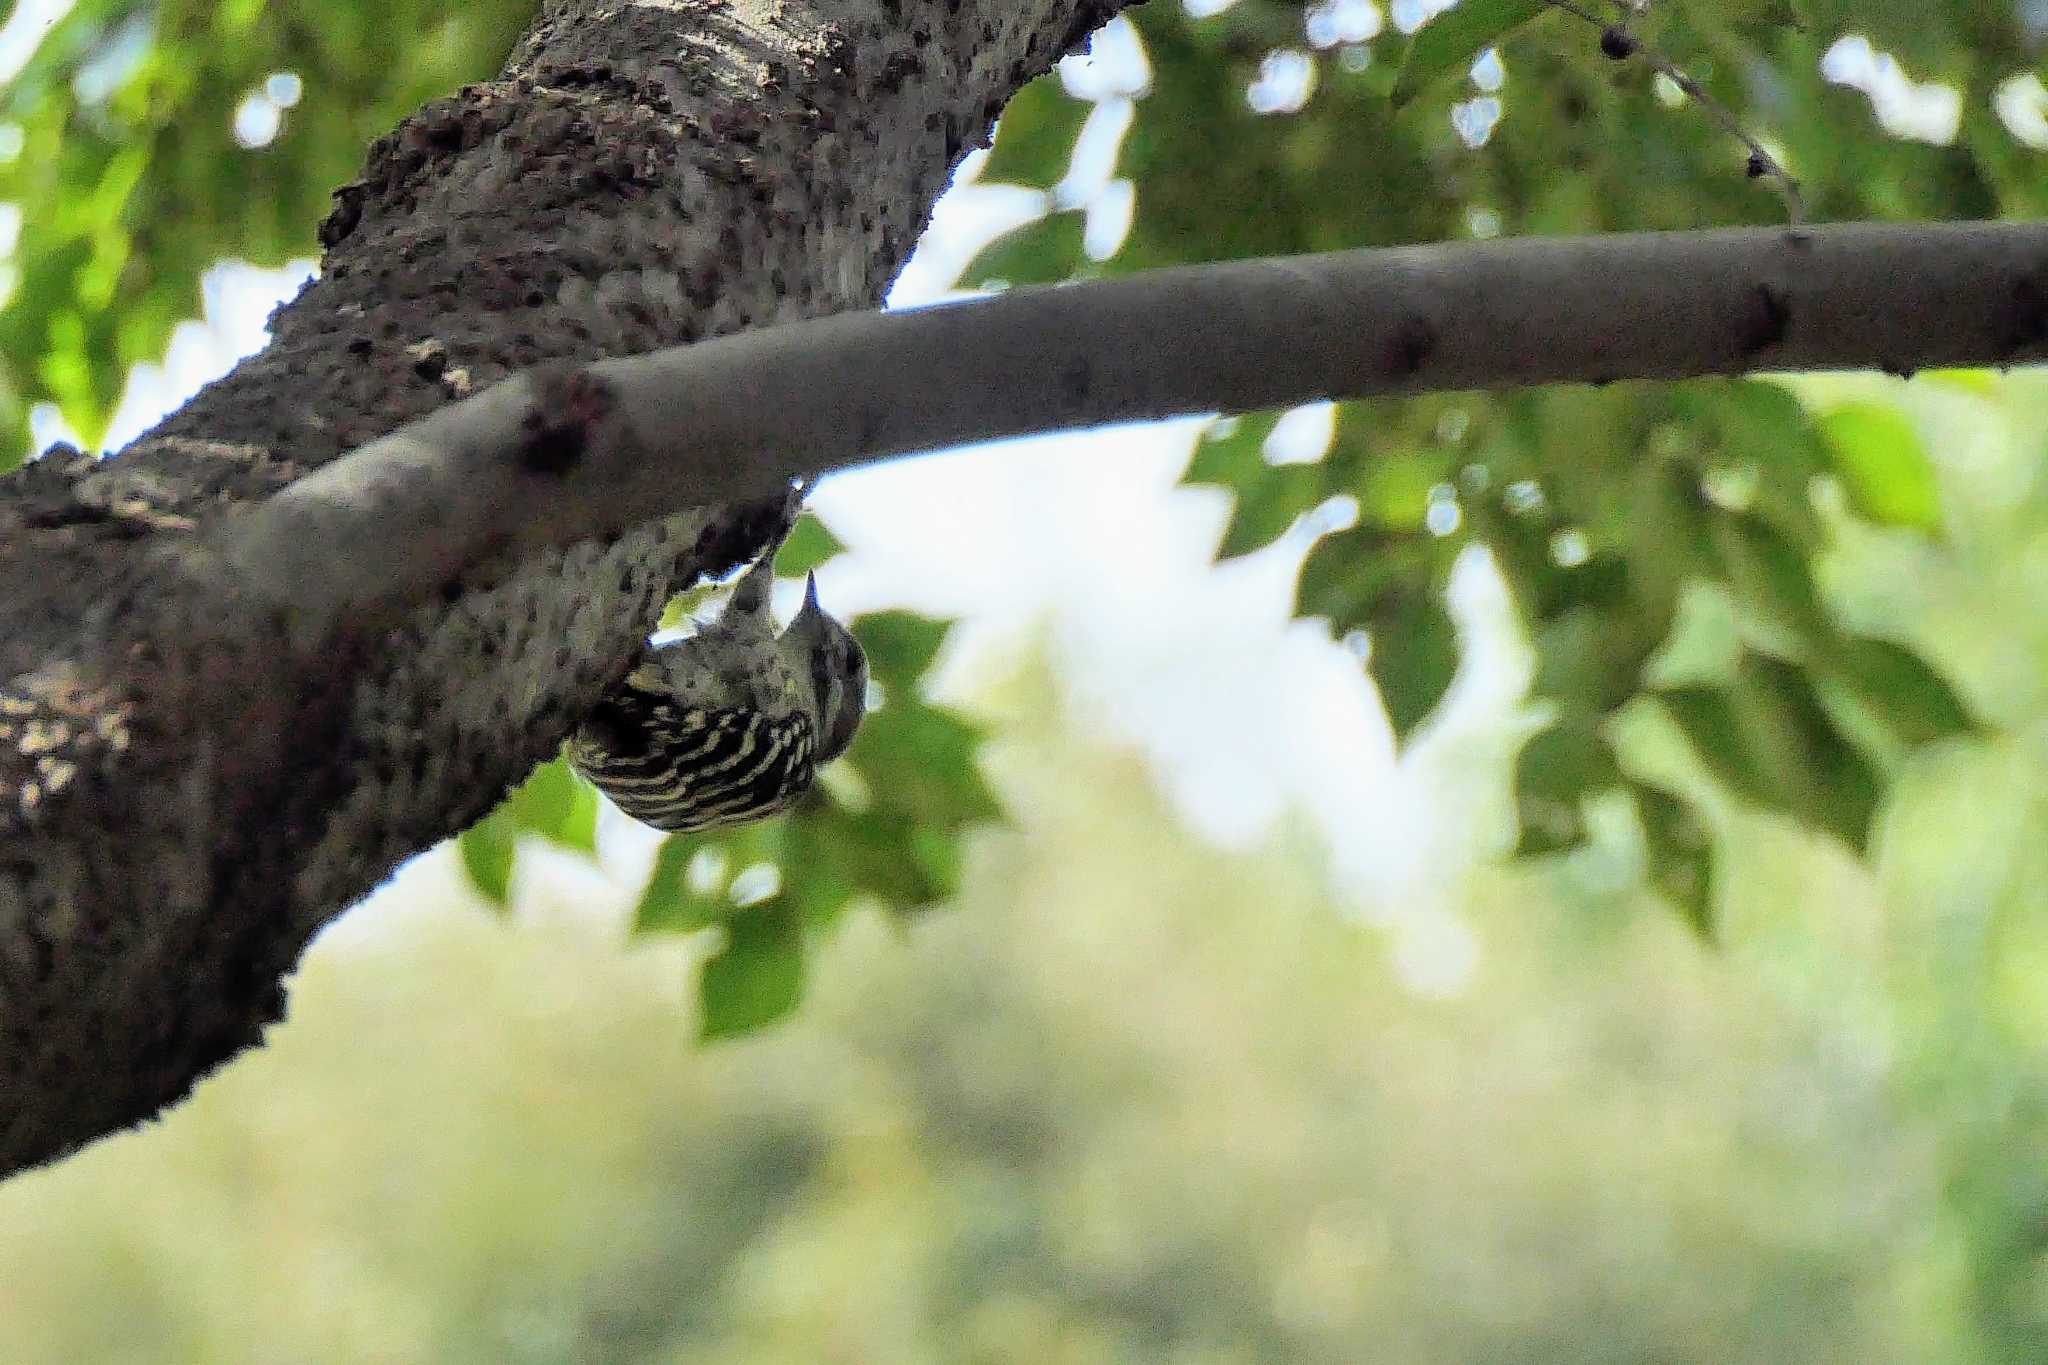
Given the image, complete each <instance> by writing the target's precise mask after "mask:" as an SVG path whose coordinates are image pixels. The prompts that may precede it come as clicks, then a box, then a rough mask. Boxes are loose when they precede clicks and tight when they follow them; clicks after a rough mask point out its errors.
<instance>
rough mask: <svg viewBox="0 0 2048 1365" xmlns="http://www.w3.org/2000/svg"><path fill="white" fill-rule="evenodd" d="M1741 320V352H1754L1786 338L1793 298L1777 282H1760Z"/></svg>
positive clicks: (1751, 354) (1746, 354)
mask: <svg viewBox="0 0 2048 1365" xmlns="http://www.w3.org/2000/svg"><path fill="white" fill-rule="evenodd" d="M1750 305H1751V306H1750V310H1749V313H1748V315H1747V316H1746V317H1745V318H1744V319H1743V321H1742V353H1743V354H1744V355H1745V356H1753V355H1755V354H1756V353H1757V352H1759V351H1763V350H1768V349H1769V348H1770V347H1772V346H1775V345H1777V344H1778V343H1779V342H1781V341H1783V340H1784V339H1785V333H1786V332H1787V331H1789V330H1790V329H1791V326H1792V302H1791V300H1790V299H1788V298H1786V297H1785V291H1784V290H1782V289H1779V288H1778V287H1777V286H1776V285H1770V284H1760V285H1758V286H1757V287H1756V292H1755V294H1753V295H1752V296H1751V300H1750Z"/></svg>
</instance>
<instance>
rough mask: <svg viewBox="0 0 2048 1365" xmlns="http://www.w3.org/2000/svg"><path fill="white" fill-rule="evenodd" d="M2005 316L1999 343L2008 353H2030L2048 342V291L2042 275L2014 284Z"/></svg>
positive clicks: (2025, 278)
mask: <svg viewBox="0 0 2048 1365" xmlns="http://www.w3.org/2000/svg"><path fill="white" fill-rule="evenodd" d="M2042 273H2048V272H2042ZM2001 313H2002V315H2001V316H2000V317H1999V319H1998V343H1999V346H2000V347H2001V348H2002V349H2004V350H2005V351H2007V352H2012V351H2020V350H2026V349H2029V348H2031V347H2035V346H2039V345H2040V344H2041V343H2042V342H2043V341H2048V288H2043V286H2042V279H2041V274H2040V273H2037V274H2034V275H2025V276H2022V277H2021V278H2020V279H2018V280H2016V281H2014V283H2013V286H2012V292H2011V293H2010V294H2008V295H2007V296H2006V301H2005V307H2004V308H2003V309H2002V310H2001Z"/></svg>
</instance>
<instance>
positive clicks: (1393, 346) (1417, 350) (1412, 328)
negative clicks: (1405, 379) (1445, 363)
mask: <svg viewBox="0 0 2048 1365" xmlns="http://www.w3.org/2000/svg"><path fill="white" fill-rule="evenodd" d="M1436 342H1437V335H1436V328H1434V327H1432V326H1431V325H1430V323H1429V319H1427V318H1423V317H1417V316H1414V315H1412V314H1411V315H1410V316H1408V317H1405V318H1403V319H1401V321H1400V323H1399V325H1398V326H1396V327H1395V328H1394V335H1393V336H1392V337H1391V338H1390V339H1389V340H1388V342H1387V368H1388V369H1390V370H1391V371H1393V373H1394V374H1396V375H1413V374H1415V373H1416V372H1417V371H1418V370H1420V369H1421V368H1422V367H1423V365H1424V364H1425V363H1427V361H1428V360H1429V357H1430V355H1431V354H1432V353H1434V352H1435V350H1436Z"/></svg>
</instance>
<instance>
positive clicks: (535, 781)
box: [506, 758, 598, 853]
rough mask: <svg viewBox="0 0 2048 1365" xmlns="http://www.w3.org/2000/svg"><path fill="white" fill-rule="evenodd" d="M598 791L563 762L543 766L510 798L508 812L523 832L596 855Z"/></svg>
mask: <svg viewBox="0 0 2048 1365" xmlns="http://www.w3.org/2000/svg"><path fill="white" fill-rule="evenodd" d="M597 805H598V797H597V788H595V787H593V786H591V785H590V784H589V783H588V782H585V781H584V780H583V779H582V778H580V777H578V776H577V775H576V773H575V771H574V770H573V769H572V768H570V766H569V765H568V763H567V762H566V761H565V760H563V759H559V758H558V759H555V760H554V761H553V762H550V763H543V764H541V765H540V766H539V767H538V768H535V769H534V770H533V776H531V777H529V778H527V779H526V781H525V782H524V783H523V784H521V785H520V786H519V788H518V789H517V790H515V791H514V792H513V793H512V795H511V797H510V798H508V800H507V803H506V809H507V810H508V812H509V813H510V815H511V817H512V819H513V820H514V822H516V824H517V825H518V827H519V828H520V829H522V830H530V831H532V832H533V833H535V834H538V835H540V836H541V837H542V838H544V839H547V840H550V841H552V842H554V843H557V844H560V845H562V846H563V847H564V848H573V849H576V850H577V851H579V852H582V853H596V852H597Z"/></svg>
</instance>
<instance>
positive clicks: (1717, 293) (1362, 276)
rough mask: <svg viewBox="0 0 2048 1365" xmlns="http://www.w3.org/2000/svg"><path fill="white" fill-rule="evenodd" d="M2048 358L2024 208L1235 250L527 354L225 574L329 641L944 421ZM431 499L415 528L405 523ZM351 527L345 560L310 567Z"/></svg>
mask: <svg viewBox="0 0 2048 1365" xmlns="http://www.w3.org/2000/svg"><path fill="white" fill-rule="evenodd" d="M2043 358H2048V224H2043V223H1908V224H1881V223H1849V224H1839V225H1836V226H1831V227H1816V228H1794V229H1765V228H1736V229H1729V230H1724V231H1719V232H1683V233H1679V232H1672V233H1644V234H1619V235H1614V236H1603V237H1570V238H1521V239H1512V240H1506V241H1499V242H1465V243H1448V244H1438V245H1430V246H1414V247H1396V248H1389V249H1383V250H1366V251H1346V252H1331V253H1328V254H1326V255H1320V256H1299V257H1293V258H1290V259H1284V260H1258V261H1232V262H1225V263H1221V264H1216V265H1204V266H1195V267H1189V268H1185V269H1178V270H1159V271H1152V272H1148V273H1146V274H1141V275H1134V276H1130V277H1127V278H1124V279H1117V280H1108V281H1103V282H1099V283H1094V284H1082V285H1073V286H1067V287H1062V288H1057V289H1031V290H1021V291H1018V292H1016V293H1013V294H1009V295H1005V296H1000V297H996V298H991V299H981V300H975V301H972V302H965V303H956V304H948V305H944V306H940V307H933V308H923V309H916V310H911V311H907V312H899V313H875V312H863V313H843V314H839V315H836V316H833V317H828V318H820V319H816V320H812V321H808V322H799V323H787V324H784V325H782V326H779V327H771V328H766V329H761V330H757V331H751V332H746V333H742V334H740V335H736V336H730V337H721V338H718V339H716V340H711V341H705V342H701V343H699V344H697V345H694V346H684V347H677V348H674V349H671V350H666V351H657V352H654V353H652V354H648V355H640V356H632V357H627V358H623V359H615V360H604V361H599V362H597V363H595V364H593V365H590V366H587V367H585V368H583V369H581V370H577V371H568V372H565V371H543V372H540V373H537V374H529V375H522V376H519V377H516V378H514V379H512V380H510V381H508V382H507V383H505V384H501V385H499V386H497V387H496V388H494V389H492V390H491V391H490V392H489V393H487V394H483V395H480V396H478V397H476V398H473V399H469V400H467V401H465V402H462V403H457V404H455V405H453V406H450V407H446V408H443V409H441V410H440V411H438V412H436V413H434V414H433V415H432V416H431V417H428V418H424V419H422V420H421V421H418V422H414V423H412V424H410V425H408V426H406V427H404V428H402V429H400V430H399V431H397V432H394V433H393V434H392V435H390V436H388V437H385V438H384V439H383V440H380V441H375V442H372V443H371V444H370V445H367V446H364V447H363V448H361V449H360V450H358V451H356V452H354V453H353V454H351V455H350V456H349V457H348V458H347V459H345V460H339V461H336V462H335V463H334V464H331V465H329V466H327V467H326V468H325V469H323V470H321V471H320V473H319V474H318V475H317V476H314V477H310V478H305V479H301V480H299V481H298V482H297V483H295V484H294V485H293V486H292V487H291V488H289V489H288V490H286V491H284V492H282V493H280V494H278V495H277V496H276V497H274V498H272V499H270V500H269V501H268V502H266V503H265V504H264V505H263V507H262V508H261V510H260V511H258V512H257V513H256V514H254V515H252V516H250V517H247V518H243V519H240V520H238V521H237V522H235V523H234V524H232V525H229V526H227V527H224V528H222V530H221V533H220V534H219V536H218V537H217V538H216V543H217V544H219V546H220V548H221V552H222V553H223V554H224V555H225V556H226V557H228V558H229V559H230V560H231V561H232V562H233V563H234V564H236V565H237V566H238V567H239V570H240V574H239V576H242V577H248V578H254V579H256V580H258V581H262V582H269V583H274V584H280V585H290V586H289V588H288V589H287V590H285V592H284V593H283V595H282V596H281V601H282V603H283V605H284V606H285V608H286V610H287V611H288V613H289V614H290V616H291V618H292V630H293V633H294V635H295V636H297V637H299V638H301V639H303V640H306V641H309V642H318V641H321V640H324V639H326V638H328V636H329V635H330V634H331V633H332V631H333V629H334V624H335V623H336V622H339V621H363V620H367V619H370V618H371V617H372V616H374V615H376V614H377V613H379V612H385V611H390V610H393V609H394V608H396V607H399V606H403V605H406V604H410V603H416V602H417V601H419V600H422V599H423V598H424V597H425V596H426V595H427V594H429V593H431V592H432V591H434V590H435V589H437V588H438V587H439V586H440V585H441V584H443V583H446V582H448V581H449V580H450V579H451V578H453V577H454V576H456V575H457V574H458V573H460V572H462V571H463V570H464V569H465V568H466V567H468V566H470V565H473V564H476V563H478V562H480V561H483V560H485V559H487V558H488V557H490V556H492V555H494V554H501V553H503V552H505V550H506V549H507V548H508V547H510V548H512V549H523V550H526V551H529V552H530V551H532V550H534V549H537V548H545V547H548V546H566V545H571V544H574V543H575V542H577V541H579V540H583V539H586V538H588V537H590V536H592V535H594V534H599V533H602V532H604V531H605V530H607V529H609V528H612V527H617V526H626V525H632V524H635V523H637V522H640V521H643V520H646V519H648V518H651V517H655V516H659V515H663V514H666V513H669V512H673V511H674V510H676V509H677V508H678V507H679V506H681V505H683V504H684V503H685V502H686V501H687V495H691V494H694V495H695V496H697V497H700V498H703V497H712V496H715V497H718V498H721V499H736V498H744V497H756V498H758V497H766V496H771V495H773V494H774V492H775V491H776V490H777V489H778V488H781V487H786V486H787V482H788V480H789V478H790V477H791V476H792V475H796V474H810V473H819V472H823V471H827V470H832V469H840V468H844V467H846V466H848V465H853V464H859V463H862V462H865V461H870V460H874V459H878V458H882V457H885V456H889V455H899V454H905V453H908V452H911V451H917V450H926V449H931V448H934V447H939V446H947V445H959V444H965V443H967V442H970V441H982V440H989V439H993V438H997V437H1003V436H1015V435H1021V434H1025V433H1033V432H1043V431H1052V430H1058V429H1061V428H1066V427H1081V426H1096V425H1100V424H1103V423H1106V422H1120V421H1131V420H1135V419H1144V418H1158V417H1171V416H1180V415H1184V414H1189V413H1201V412H1214V411H1222V412H1253V411H1258V410H1261V409H1267V408H1276V407H1282V406H1287V405H1291V404H1296V403H1304V402H1308V401H1311V400H1313V399H1321V398H1358V397H1364V396H1366V395H1370V394H1383V393H1412V392H1418V391H1421V390H1445V389H1500V388H1508V387H1512V386H1516V385H1526V384H1545V383H1556V382H1559V381H1569V380H1576V381H1580V382H1585V383H1602V382H1606V381H1609V380H1617V379H1688V378H1694V377H1697V376H1702V375H1725V374H1740V373H1749V372H1754V371H1764V370H1817V369H1846V368H1884V369H1889V370H1892V371H1894V372H1905V371H1909V370H1914V369H1921V368H1926V367H1931V366H1939V365H1993V364H1995V365H2010V364H2018V363H2025V362H2031V361H2037V360H2041V359H2043ZM536 490H539V491H542V492H544V493H545V494H546V498H545V502H544V505H542V506H540V507H538V508H536V506H535V503H536V497H535V492H536ZM430 521H431V522H432V523H433V525H434V527H435V534H434V535H433V536H431V537H428V538H422V537H419V536H417V535H412V534H410V533H409V529H408V528H412V527H416V526H419V525H423V524H426V523H428V522H430ZM369 543H376V544H378V546H379V552H378V553H377V554H376V555H375V556H373V557H368V558H364V559H362V560H360V561H358V562H355V563H352V564H348V565H347V566H346V567H347V568H348V569H350V570H351V571H350V572H335V571H332V570H330V569H329V568H328V567H327V566H331V565H336V564H340V563H341V562H342V561H343V560H344V559H345V558H346V552H347V549H348V547H349V546H352V545H362V544H369Z"/></svg>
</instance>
